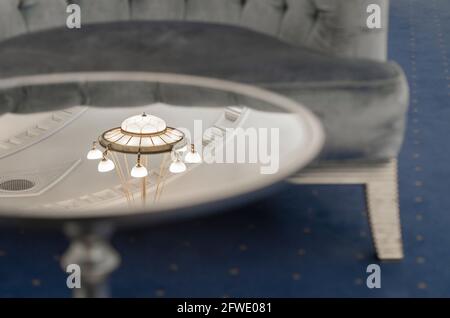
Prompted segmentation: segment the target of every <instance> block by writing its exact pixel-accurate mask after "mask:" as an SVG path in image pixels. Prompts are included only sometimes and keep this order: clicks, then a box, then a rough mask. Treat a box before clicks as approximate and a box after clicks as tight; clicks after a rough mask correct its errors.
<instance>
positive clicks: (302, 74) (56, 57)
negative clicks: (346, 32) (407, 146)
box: [0, 21, 408, 160]
mask: <svg viewBox="0 0 450 318" xmlns="http://www.w3.org/2000/svg"><path fill="white" fill-rule="evenodd" d="M100 71H101V72H104V71H137V72H145V71H149V72H166V73H182V74H189V75H197V76H207V77H214V78H220V79H226V80H231V81H237V82H243V83H248V84H254V85H257V86H260V87H263V88H267V89H270V90H273V91H275V92H278V93H281V94H284V95H287V96H288V97H291V98H293V99H295V100H296V101H299V102H301V103H303V104H304V105H305V106H307V107H308V108H310V109H311V110H312V111H313V112H314V113H315V114H316V115H318V116H319V117H320V118H321V119H322V121H323V123H324V126H325V130H326V132H327V140H326V144H325V147H324V150H323V152H322V154H321V159H366V160H377V159H387V158H392V157H395V156H396V155H397V154H398V151H399V148H400V146H401V143H402V138H403V131H404V126H405V116H406V111H407V104H408V100H407V99H408V91H407V84H406V80H405V77H404V74H403V72H402V71H401V69H400V68H399V67H398V66H397V65H396V64H394V63H380V62H374V61H368V60H356V59H343V58H336V57H330V56H327V55H323V54H319V53H316V52H313V51H310V50H308V49H304V48H299V47H293V46H291V45H289V44H286V43H284V42H281V41H280V40H278V39H276V38H273V37H271V36H268V35H263V34H260V33H257V32H254V31H250V30H246V29H243V28H239V27H233V26H224V25H216V24H208V23H196V22H167V21H160V22H114V23H102V24H92V25H88V26H83V28H82V29H81V30H69V29H66V28H60V29H52V30H49V31H43V32H36V33H32V34H27V35H22V36H18V37H15V38H12V39H10V40H7V41H4V42H2V43H0V79H5V78H11V77H16V76H26V75H36V74H52V73H65V72H100ZM112 85H113V84H112ZM120 87H123V88H120ZM112 88H113V89H114V90H113V93H112V90H111V89H112ZM121 89H122V90H123V94H124V96H126V101H127V102H129V103H130V104H134V103H136V102H139V103H141V102H143V101H144V100H145V99H146V98H147V97H148V98H149V101H150V99H151V98H152V97H150V96H149V94H148V91H146V90H145V89H138V88H136V89H134V90H133V91H132V93H130V85H123V86H120V85H117V84H115V85H113V86H112V87H111V88H110V89H109V88H105V86H104V85H97V86H94V87H91V88H90V89H84V90H80V89H79V87H76V86H71V85H66V86H64V89H62V88H61V89H59V90H57V91H56V90H49V88H48V87H40V88H39V87H33V88H30V90H28V91H27V92H26V91H25V90H20V91H18V90H4V91H2V92H1V95H0V105H1V107H2V110H3V111H16V112H20V111H26V110H30V105H33V103H36V97H37V96H39V99H40V101H41V104H45V105H46V106H45V107H48V108H52V107H60V106H71V105H75V104H80V103H87V101H89V102H91V103H95V104H102V103H114V102H117V100H120V98H119V99H118V98H117V95H118V94H119V95H120V92H118V91H120V90H121ZM86 94H88V95H89V96H86ZM91 95H92V96H91ZM94 97H95V98H94ZM133 99H135V100H133ZM121 102H123V101H121ZM2 104H3V105H2Z"/></svg>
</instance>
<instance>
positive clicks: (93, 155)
mask: <svg viewBox="0 0 450 318" xmlns="http://www.w3.org/2000/svg"><path fill="white" fill-rule="evenodd" d="M102 157H103V154H102V152H101V151H100V150H98V149H96V148H92V149H91V150H89V152H88V153H87V156H86V158H88V159H89V160H98V159H102Z"/></svg>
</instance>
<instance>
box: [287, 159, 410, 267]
mask: <svg viewBox="0 0 450 318" xmlns="http://www.w3.org/2000/svg"><path fill="white" fill-rule="evenodd" d="M289 181H290V182H293V183H299V184H363V185H365V191H366V198H367V210H368V214H369V223H370V228H371V231H372V238H373V242H374V245H375V250H376V254H377V256H378V258H379V259H380V260H399V259H402V258H403V246H402V237H401V226H400V211H399V201H398V183H397V160H396V159H392V160H389V161H386V162H380V163H360V164H355V163H351V164H347V163H326V164H320V165H317V166H314V167H309V168H307V169H305V170H303V171H301V172H300V173H299V174H298V175H297V176H294V177H292V178H291V179H290V180H289Z"/></svg>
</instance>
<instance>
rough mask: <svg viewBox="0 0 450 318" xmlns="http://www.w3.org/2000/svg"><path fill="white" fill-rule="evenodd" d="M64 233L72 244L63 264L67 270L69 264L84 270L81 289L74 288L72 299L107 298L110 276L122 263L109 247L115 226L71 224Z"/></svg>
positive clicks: (82, 271)
mask: <svg viewBox="0 0 450 318" xmlns="http://www.w3.org/2000/svg"><path fill="white" fill-rule="evenodd" d="M64 232H65V233H66V235H67V236H68V237H69V239H70V242H71V243H70V246H69V248H68V250H67V251H66V253H65V254H64V255H63V257H62V259H61V265H62V266H63V269H64V271H65V270H66V268H67V266H68V265H70V264H76V265H78V266H79V268H80V270H81V273H80V274H81V275H80V281H81V286H80V288H74V289H73V296H74V297H76V298H104V297H108V296H109V287H108V277H109V275H110V274H111V273H112V272H113V271H114V270H115V269H116V268H117V267H118V266H119V264H120V256H119V254H118V253H117V251H116V250H115V249H114V248H113V247H112V246H111V244H110V238H111V235H112V233H113V227H112V226H111V225H110V224H104V223H101V224H98V223H97V224H79V223H69V224H66V226H65V227H64Z"/></svg>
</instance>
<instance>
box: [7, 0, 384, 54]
mask: <svg viewBox="0 0 450 318" xmlns="http://www.w3.org/2000/svg"><path fill="white" fill-rule="evenodd" d="M72 3H73V4H78V5H80V7H81V10H82V15H81V18H82V23H84V24H87V23H95V22H111V21H126V20H130V19H132V20H187V21H204V22H214V23H225V24H233V25H239V26H242V27H246V28H251V29H254V30H257V31H260V32H264V33H267V34H271V35H273V36H276V37H278V38H280V39H282V40H284V41H286V42H289V43H291V44H294V45H303V46H307V47H310V48H313V49H316V50H320V51H323V52H328V53H330V54H334V55H337V56H349V57H365V58H372V59H378V60H385V59H386V47H387V43H386V42H387V19H388V17H387V15H388V14H387V12H388V0H0V41H2V40H5V39H7V38H10V37H13V36H17V35H20V34H23V33H26V32H33V31H38V30H43V29H47V28H52V27H57V26H63V25H65V23H66V18H67V15H68V14H67V13H66V8H67V5H68V4H72ZM373 3H375V4H378V5H380V6H381V8H382V18H383V23H382V28H381V29H368V28H367V26H366V20H367V16H368V13H367V12H366V9H367V6H368V5H369V4H373Z"/></svg>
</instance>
